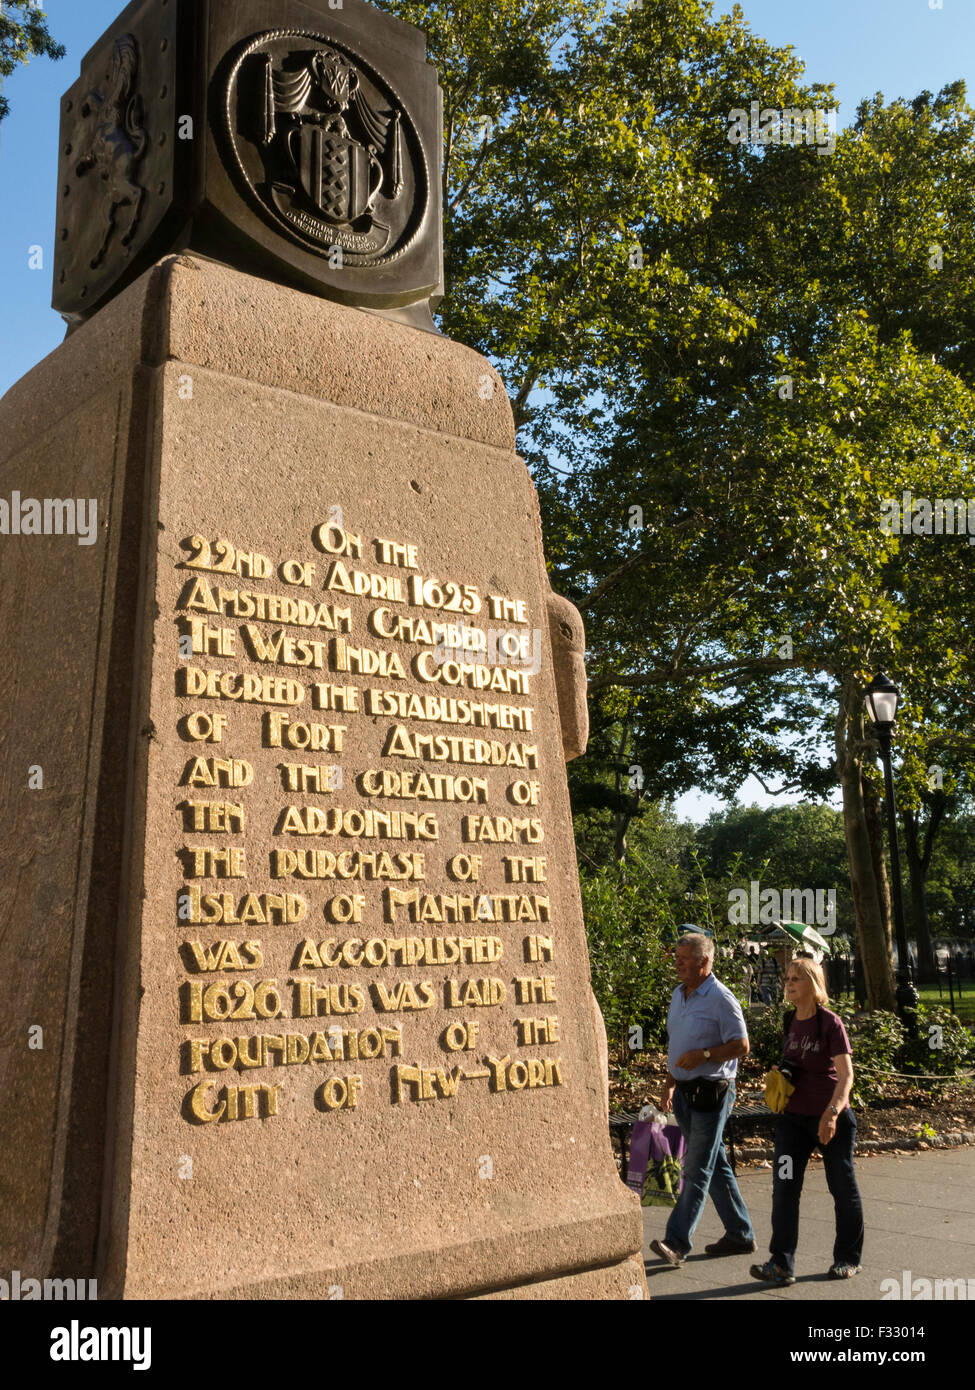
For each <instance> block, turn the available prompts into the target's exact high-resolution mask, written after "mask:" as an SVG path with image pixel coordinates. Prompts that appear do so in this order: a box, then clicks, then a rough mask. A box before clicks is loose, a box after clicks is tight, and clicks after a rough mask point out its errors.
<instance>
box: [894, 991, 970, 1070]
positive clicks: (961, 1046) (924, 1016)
mask: <svg viewBox="0 0 975 1390" xmlns="http://www.w3.org/2000/svg"><path fill="white" fill-rule="evenodd" d="M897 1060H898V1063H899V1066H898V1070H900V1071H905V1070H907V1071H918V1072H921V1073H926V1074H929V1075H930V1074H932V1073H933V1074H936V1075H939V1076H946V1077H953V1076H956V1075H957V1074H958V1073H959V1072H961V1071H965V1070H968V1069H970V1068H971V1067H972V1066H973V1065H975V1037H973V1036H972V1034H971V1032H970V1031H969V1030H968V1029H967V1028H966V1027H965V1025H964V1024H963V1023H962V1022H961V1020H960V1019H959V1018H957V1017H956V1016H955V1015H954V1014H953V1013H951V1012H950V1010H949V1009H947V1008H941V1007H936V1008H925V1007H924V1006H923V1005H922V1006H921V1007H920V1008H919V1009H918V1028H917V1037H916V1038H907V1039H906V1040H905V1043H904V1046H903V1048H902V1049H901V1052H900V1055H899V1056H898V1059H897ZM926 1084H928V1085H930V1084H931V1083H926ZM934 1085H935V1086H937V1083H934Z"/></svg>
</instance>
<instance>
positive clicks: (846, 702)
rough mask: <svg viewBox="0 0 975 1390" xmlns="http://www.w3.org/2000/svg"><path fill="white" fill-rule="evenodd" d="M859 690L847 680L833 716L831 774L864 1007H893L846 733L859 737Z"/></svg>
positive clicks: (886, 948) (859, 789) (854, 759)
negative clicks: (837, 789) (837, 794)
mask: <svg viewBox="0 0 975 1390" xmlns="http://www.w3.org/2000/svg"><path fill="white" fill-rule="evenodd" d="M857 696H858V687H857V683H856V680H855V679H854V677H853V676H852V675H851V676H847V677H846V678H845V679H844V682H843V689H842V691H841V694H840V703H839V710H838V712H837V716H836V725H835V734H836V770H837V774H838V776H839V779H840V785H841V787H842V790H843V828H844V830H845V833H846V850H847V857H848V860H849V867H850V887H851V889H852V891H853V906H854V910H855V912H856V927H857V954H858V956H859V959H860V962H861V964H862V967H863V976H864V982H865V986H866V993H867V1006H868V1007H869V1008H871V1009H893V1008H894V1003H895V1001H894V980H893V970H892V963H891V956H890V945H889V938H888V934H887V933H888V931H889V927H887V926H885V922H884V909H883V902H882V895H881V892H880V889H879V886H878V881H877V870H876V865H875V861H874V853H873V848H872V845H871V837H870V830H869V827H868V824H867V812H866V808H865V805H864V795H863V778H862V770H861V762H860V757H859V756H857V754H856V753H855V752H853V751H852V750H851V747H850V742H851V735H852V736H854V737H857V740H858V741H859V736H860V735H861V734H862V724H861V721H862V718H863V716H862V714H861V713H860V710H859V700H858V698H857Z"/></svg>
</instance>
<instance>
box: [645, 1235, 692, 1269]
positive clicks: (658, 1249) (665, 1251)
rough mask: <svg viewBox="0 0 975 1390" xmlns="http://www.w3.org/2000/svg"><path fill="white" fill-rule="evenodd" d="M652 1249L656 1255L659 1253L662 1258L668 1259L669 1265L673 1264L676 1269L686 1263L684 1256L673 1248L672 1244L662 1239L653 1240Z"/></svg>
mask: <svg viewBox="0 0 975 1390" xmlns="http://www.w3.org/2000/svg"><path fill="white" fill-rule="evenodd" d="M650 1249H651V1250H652V1251H653V1253H654V1254H655V1255H659V1256H660V1258H661V1259H662V1260H666V1262H667V1263H668V1264H669V1265H673V1267H674V1269H676V1268H677V1266H678V1265H682V1264H683V1263H684V1256H683V1255H679V1254H678V1253H677V1251H676V1250H672V1249H671V1248H670V1246H669V1245H666V1244H665V1243H664V1242H663V1241H662V1240H652V1241H651V1242H650Z"/></svg>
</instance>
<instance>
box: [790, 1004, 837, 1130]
mask: <svg viewBox="0 0 975 1390" xmlns="http://www.w3.org/2000/svg"><path fill="white" fill-rule="evenodd" d="M852 1051H853V1049H852V1048H851V1047H850V1039H849V1038H848V1037H847V1033H846V1029H845V1028H844V1027H843V1020H842V1019H841V1018H840V1017H839V1016H838V1015H837V1014H834V1013H831V1012H830V1010H829V1009H820V1010H819V1017H818V1019H817V1017H816V1015H813V1017H812V1018H806V1019H803V1020H802V1021H801V1022H800V1020H799V1019H798V1018H794V1019H793V1020H792V1027H791V1028H790V1029H789V1036H788V1037H787V1038H786V1040H785V1047H784V1049H783V1053H782V1056H783V1060H784V1061H786V1062H793V1063H794V1064H795V1066H796V1073H795V1076H794V1077H793V1081H794V1082H795V1087H796V1089H795V1091H794V1092H793V1094H792V1095H791V1096H790V1097H789V1101H788V1104H787V1105H786V1107H785V1108H786V1110H787V1111H788V1112H789V1113H790V1114H792V1115H816V1116H817V1117H818V1116H820V1115H822V1113H823V1111H824V1110H825V1109H826V1108H827V1107H828V1105H829V1103H830V1101H831V1100H832V1099H833V1091H834V1090H835V1089H836V1068H835V1067H834V1066H833V1058H834V1057H838V1056H839V1055H840V1053H842V1052H852Z"/></svg>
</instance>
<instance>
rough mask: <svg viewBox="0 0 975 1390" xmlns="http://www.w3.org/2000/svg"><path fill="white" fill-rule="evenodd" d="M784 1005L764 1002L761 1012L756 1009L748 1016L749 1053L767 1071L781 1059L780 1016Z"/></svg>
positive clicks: (783, 1011) (783, 1010)
mask: <svg viewBox="0 0 975 1390" xmlns="http://www.w3.org/2000/svg"><path fill="white" fill-rule="evenodd" d="M784 1013H785V1005H784V1004H783V1003H781V1002H779V1003H778V1004H766V1005H765V1006H764V1007H763V1008H762V1010H761V1012H758V1011H757V1010H756V1011H755V1012H753V1013H751V1014H749V1016H748V1041H749V1042H750V1043H751V1049H752V1050H751V1055H752V1057H754V1058H755V1060H756V1061H758V1062H760V1063H761V1064H762V1066H763V1067H764V1068H765V1070H766V1071H768V1069H769V1067H774V1066H778V1064H779V1062H781V1061H782V1047H783V1041H784V1040H783V1036H782V1018H783V1015H784Z"/></svg>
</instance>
